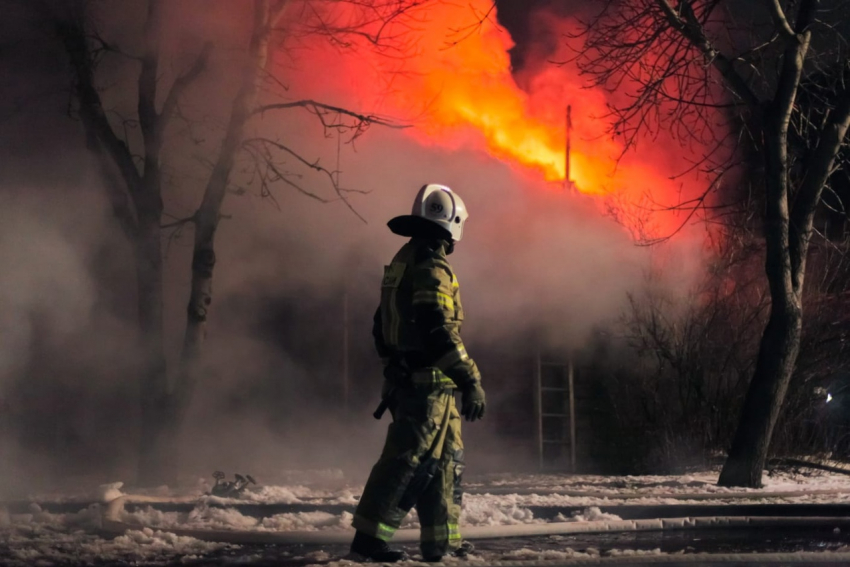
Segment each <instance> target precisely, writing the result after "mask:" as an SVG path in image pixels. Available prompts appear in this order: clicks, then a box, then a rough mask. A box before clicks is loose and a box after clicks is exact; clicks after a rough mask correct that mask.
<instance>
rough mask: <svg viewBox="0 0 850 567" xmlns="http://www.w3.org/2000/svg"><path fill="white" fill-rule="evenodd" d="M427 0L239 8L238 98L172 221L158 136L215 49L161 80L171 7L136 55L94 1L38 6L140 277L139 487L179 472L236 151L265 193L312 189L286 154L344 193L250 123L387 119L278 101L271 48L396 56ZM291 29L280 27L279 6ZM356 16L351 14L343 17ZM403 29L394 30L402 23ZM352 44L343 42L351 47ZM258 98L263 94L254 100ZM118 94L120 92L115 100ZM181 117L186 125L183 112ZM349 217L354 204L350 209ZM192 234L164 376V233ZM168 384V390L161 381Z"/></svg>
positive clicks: (256, 0) (351, 127) (340, 125)
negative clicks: (109, 65) (187, 209)
mask: <svg viewBox="0 0 850 567" xmlns="http://www.w3.org/2000/svg"><path fill="white" fill-rule="evenodd" d="M426 1H427V0H405V1H404V2H398V1H394V0H352V1H350V2H348V1H341V2H333V1H327V0H325V1H322V0H316V1H315V2H312V3H311V0H300V1H298V2H295V1H293V0H253V2H251V3H250V4H249V3H245V4H240V6H244V9H245V10H251V14H252V21H251V26H250V31H249V37H248V39H247V42H246V43H247V45H246V47H245V48H244V52H243V54H242V59H243V61H242V64H241V67H240V71H239V74H238V75H237V78H238V87H237V89H236V94H235V95H234V96H233V99H232V101H231V103H230V105H229V111H228V116H227V118H226V120H225V127H224V132H223V134H222V137H221V143H220V146H219V147H218V149H217V151H216V152H215V154H214V155H213V156H212V157H210V158H207V159H206V160H205V161H206V162H207V163H208V165H209V166H210V172H209V175H208V177H207V178H206V183H205V189H204V192H203V197H202V199H201V202H200V205H199V206H198V208H197V210H196V211H195V212H194V213H193V214H192V215H191V216H189V217H188V218H177V219H175V218H174V217H173V216H171V217H170V216H169V215H167V214H166V211H164V206H163V188H164V186H165V183H164V181H163V177H164V174H163V169H164V168H163V162H164V161H165V160H166V158H165V157H164V155H163V147H164V142H165V136H166V132H167V131H168V129H169V127H170V125H171V124H172V122H173V121H174V120H175V118H176V117H178V115H180V105H181V102H182V101H183V99H184V98H186V96H187V95H186V91H187V90H188V89H190V88H191V87H192V85H193V84H194V83H195V82H196V81H197V79H198V78H199V77H200V76H201V75H202V74H203V73H204V71H205V70H206V69H207V68H208V66H209V63H210V57H211V54H212V53H213V50H214V47H215V46H214V45H213V44H212V43H208V44H206V45H205V46H204V47H203V48H202V49H201V50H200V51H199V52H198V53H197V55H196V56H195V58H194V61H193V62H192V63H191V65H189V67H188V68H187V69H186V70H185V71H184V72H183V73H181V74H178V75H177V77H176V78H175V79H174V80H173V81H171V84H170V85H168V84H165V83H166V82H167V81H165V79H164V78H163V77H164V76H165V75H166V74H167V73H164V72H163V69H162V67H163V65H162V63H163V59H165V58H166V57H167V56H166V53H165V50H164V48H163V37H162V18H163V17H164V13H165V10H166V5H167V3H166V2H164V0H150V1H149V2H148V3H147V12H146V19H145V21H144V22H143V30H142V36H143V42H142V45H143V48H142V53H141V54H140V55H133V54H129V53H126V52H124V51H122V50H121V49H120V48H119V46H118V45H116V42H113V41H110V40H107V39H106V38H104V37H103V35H102V34H101V32H100V30H99V28H98V25H97V22H98V19H97V7H98V6H97V3H96V2H93V1H92V0H68V1H67V2H64V3H61V4H50V3H48V2H44V3H40V4H39V5H38V6H37V7H36V9H37V10H39V14H40V16H43V17H44V18H45V19H46V20H47V21H48V22H49V23H50V24H51V27H52V30H53V32H54V33H55V35H56V37H58V38H59V39H60V40H61V42H62V44H63V46H64V49H65V52H66V53H67V56H68V61H69V63H70V68H71V71H72V77H73V91H72V92H73V101H74V110H75V112H76V114H77V116H78V117H79V120H80V123H81V125H82V127H83V129H84V131H85V135H86V140H87V144H88V148H89V149H90V150H91V152H93V153H94V154H95V155H96V156H97V158H98V162H99V163H100V166H101V170H102V173H103V177H104V179H105V183H104V188H105V190H106V192H107V196H108V198H109V201H110V203H111V205H112V210H113V213H114V215H115V218H116V219H117V221H118V223H119V225H120V227H121V229H122V231H123V233H124V235H125V236H126V238H127V240H128V242H129V244H130V245H131V246H132V249H133V254H134V260H135V272H136V283H137V289H136V301H137V309H136V311H137V313H138V324H139V332H140V337H141V345H142V353H143V359H144V368H143V370H142V371H141V372H140V376H139V380H140V383H139V392H140V408H141V427H142V432H141V436H140V445H139V470H138V481H139V482H140V483H142V484H146V485H157V484H162V483H167V482H169V481H171V480H173V479H174V475H175V473H176V460H177V459H176V457H177V455H176V451H175V439H176V435H177V433H178V431H179V429H180V427H181V424H182V420H183V418H184V416H185V410H186V409H187V407H188V404H189V402H190V400H191V398H192V393H193V391H194V388H195V385H196V383H197V381H198V380H199V376H198V375H197V374H198V372H197V362H198V360H199V357H200V355H201V351H202V346H203V340H204V337H205V333H206V322H207V318H208V315H209V310H210V305H211V303H212V282H213V272H214V268H215V260H216V256H215V235H216V231H217V228H218V225H219V221H220V220H221V218H222V213H221V209H222V204H223V202H224V200H225V197H226V195H227V193H228V190H229V189H230V188H232V185H233V183H234V180H233V176H234V167H235V164H236V162H237V159H238V158H239V156H243V157H244V156H247V160H248V162H249V163H250V164H251V166H250V169H251V170H252V171H253V173H254V175H255V177H256V178H258V179H259V180H260V184H261V186H262V191H263V194H264V195H268V194H269V193H268V192H269V188H270V187H271V186H272V185H274V184H278V183H281V184H284V185H286V186H288V187H291V188H294V189H296V190H298V191H300V192H301V193H304V194H306V195H309V196H311V197H314V198H318V199H319V200H325V199H322V198H321V197H319V196H317V195H315V194H313V193H311V192H310V191H308V190H307V189H305V188H304V186H303V185H302V184H301V183H300V182H299V179H298V177H296V176H293V175H292V174H291V173H289V172H288V171H287V170H286V169H285V167H284V166H283V165H282V164H283V163H285V162H286V161H287V160H289V161H295V162H297V163H299V164H302V165H305V166H307V167H309V168H310V169H311V170H312V171H313V172H314V173H316V174H319V175H321V176H323V179H324V180H325V182H326V183H328V184H329V186H330V187H331V189H332V191H333V192H334V193H335V194H336V196H337V198H338V199H341V200H343V201H344V202H345V204H346V205H348V206H349V208H351V210H352V211H354V209H353V208H352V207H351V205H350V204H349V203H348V201H347V195H348V194H349V193H350V190H347V189H345V188H343V187H341V186H340V185H339V176H338V173H337V172H335V171H333V170H330V169H327V168H326V167H324V166H322V165H320V164H319V163H318V161H316V160H310V159H308V158H306V157H304V156H303V155H302V154H301V153H299V151H298V148H297V146H291V145H288V144H287V143H285V142H284V141H282V140H279V139H272V138H262V137H256V138H249V139H246V134H245V132H246V127H247V126H248V125H249V124H250V123H251V121H261V120H262V119H263V117H264V116H267V115H269V114H273V113H281V112H286V111H290V110H293V109H300V110H302V111H307V112H310V113H312V114H313V115H314V116H315V117H316V118H317V119H318V126H319V128H323V129H324V130H325V132H326V133H327V132H328V131H339V132H343V133H347V134H348V135H349V136H351V137H352V138H353V137H357V136H359V135H360V134H362V133H363V132H364V131H365V130H366V129H367V128H368V127H369V126H370V125H373V124H382V125H387V126H392V125H393V124H391V123H390V122H389V121H387V120H385V119H382V118H381V117H379V116H375V115H369V114H361V113H358V112H355V111H353V110H349V109H345V108H340V107H337V106H333V105H329V104H325V103H322V102H321V101H316V100H295V101H292V100H286V101H284V100H278V99H277V98H275V94H278V93H279V92H280V91H281V90H285V89H281V88H279V87H280V86H281V85H282V83H281V80H280V79H279V78H278V77H275V75H274V70H273V69H272V68H271V67H270V66H269V65H268V64H267V62H268V60H269V52H270V50H271V49H272V48H273V47H274V42H275V41H277V39H276V36H279V35H281V34H311V35H320V36H321V37H322V38H324V39H327V40H328V41H331V42H334V44H336V45H338V46H341V47H342V48H346V47H353V46H354V44H355V42H354V39H357V40H358V41H359V40H363V39H365V40H367V43H368V44H369V45H370V46H371V47H372V48H374V49H377V50H383V51H388V52H391V54H392V55H393V56H396V57H400V56H401V55H402V54H403V53H404V49H405V44H404V43H403V41H402V35H403V33H402V32H400V31H399V29H400V27H401V29H409V28H407V27H406V26H405V25H400V24H403V20H404V18H405V17H406V16H407V14H408V13H409V12H412V11H413V10H414V9H415V8H418V7H420V6H421V5H423V4H424V3H425V2H426ZM341 6H343V7H345V8H347V9H348V10H349V17H347V18H345V19H343V20H338V19H335V18H334V17H333V15H334V13H335V11H334V10H335V8H339V7H341ZM293 9H297V10H299V12H298V13H297V14H295V15H294V16H292V15H290V19H291V21H292V22H294V24H293V25H290V26H288V27H283V26H281V25H280V22H281V19H282V18H283V17H284V16H285V15H287V14H286V12H287V10H293ZM351 14H354V15H355V17H351ZM399 25H400V26H399ZM347 42H349V43H347ZM106 57H116V58H120V60H121V63H122V64H125V65H131V66H134V67H136V68H137V69H138V75H137V79H136V83H135V89H134V90H135V96H136V108H135V110H136V114H135V116H132V117H130V118H117V117H116V115H117V113H112V112H109V104H110V103H109V102H108V101H109V96H110V93H109V90H108V89H104V88H102V87H101V85H100V83H99V82H98V73H99V71H100V63H102V61H103V59H104V58H106ZM260 94H265V95H266V98H268V99H269V100H265V99H264V100H260ZM118 96H120V95H118ZM179 118H180V119H181V120H187V119H185V117H184V116H179ZM128 124H130V125H132V126H138V132H139V133H138V135H131V134H128V128H127V126H128ZM354 212H355V214H356V211H354ZM186 226H191V227H192V228H193V229H194V247H193V254H192V265H191V292H190V298H189V302H188V309H187V322H186V329H185V334H184V341H183V346H182V351H181V355H180V359H179V363H178V364H177V365H176V369H172V371H171V374H173V375H174V377H175V379H174V380H171V381H170V380H169V368H168V367H167V363H166V356H165V349H164V334H163V318H164V314H163V246H162V241H163V231H164V230H171V231H173V230H176V229H183V228H184V227H186ZM170 382H171V383H173V386H170V385H169V384H170Z"/></svg>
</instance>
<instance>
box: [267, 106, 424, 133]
mask: <svg viewBox="0 0 850 567" xmlns="http://www.w3.org/2000/svg"><path fill="white" fill-rule="evenodd" d="M290 108H304V109H306V110H308V111H310V112H311V113H313V114H315V115H316V116H322V115H323V114H327V113H332V114H338V115H343V116H349V117H351V118H354V119H356V120H358V121H359V122H361V123H363V124H364V125H370V124H377V125H379V126H385V127H387V128H395V129H403V128H408V127H409V126H408V125H405V124H396V123H394V122H392V121H390V120H389V119H386V118H382V117H380V116H378V115H375V114H362V113H359V112H354V111H352V110H348V109H346V108H342V107H339V106H333V105H330V104H325V103H323V102H318V101H315V100H312V99H303V100H296V101H292V102H280V103H273V104H265V105H262V106H259V107H257V108H255V109H254V110H253V111H252V114H260V115H263V114H265V113H266V112H270V111H273V110H286V109H290Z"/></svg>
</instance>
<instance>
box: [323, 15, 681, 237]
mask: <svg viewBox="0 0 850 567" xmlns="http://www.w3.org/2000/svg"><path fill="white" fill-rule="evenodd" d="M491 5H492V4H491V0H468V1H465V2H462V3H451V2H431V3H428V4H427V5H426V6H425V7H423V8H420V10H419V11H418V12H415V13H412V14H411V15H410V20H408V21H406V22H404V24H403V25H402V24H399V27H403V29H404V31H405V34H404V37H405V40H404V41H405V43H404V44H403V45H404V46H403V48H402V49H401V50H400V51H399V52H398V53H390V54H388V53H387V51H386V50H385V51H383V52H376V51H375V50H374V49H373V48H372V46H370V44H369V42H368V41H365V40H364V41H363V42H362V43H363V45H362V46H360V48H358V49H355V50H348V49H341V50H340V49H333V48H329V47H327V46H325V47H322V46H320V45H318V42H316V43H317V44H316V45H312V44H311V46H310V47H309V49H310V51H311V53H312V55H311V58H312V57H322V60H321V63H318V64H319V65H321V68H322V69H323V70H322V71H321V72H320V73H317V79H316V80H317V81H320V82H322V83H323V84H322V88H323V92H327V91H328V90H330V91H335V92H337V93H340V94H342V93H344V95H345V96H347V97H351V96H352V95H353V96H354V99H355V100H354V103H355V104H358V105H361V107H366V108H372V109H375V108H376V109H377V111H378V112H380V113H382V114H384V115H390V116H396V117H401V118H402V119H403V120H405V121H408V122H410V123H411V124H413V126H414V127H413V128H410V129H408V132H409V133H410V135H412V136H414V137H415V138H416V139H417V140H418V141H419V142H420V143H422V144H424V145H441V146H447V147H452V148H456V147H467V146H472V147H477V148H480V149H482V150H484V151H486V152H488V153H489V154H491V155H493V156H495V157H498V158H499V159H502V160H506V161H508V162H511V163H513V164H515V165H516V166H517V167H519V168H521V169H525V170H526V171H528V172H530V173H532V174H534V175H537V176H538V177H542V178H543V179H545V180H546V181H549V182H552V183H551V185H552V187H553V188H555V187H558V188H559V187H563V186H564V183H563V180H564V179H565V175H566V167H567V166H566V163H567V159H566V157H567V156H566V139H567V116H566V113H567V107H568V106H570V107H571V141H572V143H571V147H572V150H571V152H570V156H569V162H570V173H569V176H570V180H571V181H572V182H574V185H573V186H574V187H575V188H577V189H578V190H579V191H581V192H582V193H586V194H591V195H606V196H607V195H615V196H621V197H622V198H623V202H629V203H632V204H636V203H638V202H639V201H643V200H644V199H645V198H646V196H647V195H648V196H650V198H651V200H652V201H654V202H656V203H665V202H666V203H671V202H675V201H676V200H677V199H678V198H679V197H680V195H681V191H682V181H680V180H676V179H672V177H673V176H675V174H677V173H679V172H681V171H682V170H684V169H686V165H685V164H676V163H675V161H673V158H672V156H671V152H670V151H669V150H670V149H669V148H665V149H664V150H661V149H659V148H658V147H657V146H655V145H653V144H646V147H641V148H638V151H637V152H630V153H627V154H626V155H625V157H623V145H622V143H621V142H620V141H619V140H617V139H616V138H615V137H613V136H612V134H611V132H610V122H609V121H608V120H607V116H608V114H609V108H608V101H609V97H610V93H607V92H606V91H604V90H602V89H600V88H596V89H588V88H585V86H586V79H584V78H583V77H580V76H579V75H578V73H577V72H576V71H575V69H574V68H572V67H570V66H569V65H560V66H559V65H554V64H543V65H538V66H537V69H536V70H534V71H532V70H530V69H527V70H523V71H521V72H522V73H523V74H524V75H523V81H522V82H523V87H524V88H522V89H521V88H520V87H519V86H518V85H517V81H516V77H515V73H514V72H513V71H512V69H511V65H510V57H509V54H508V50H509V49H510V48H511V47H512V46H513V43H512V40H511V37H510V35H509V33H508V32H507V31H506V30H505V29H504V28H502V27H501V26H500V25H499V24H498V22H497V20H496V15H495V12H494V11H490V12H489V15H488V16H487V17H484V18H483V19H481V16H483V15H485V14H488V10H491ZM479 19H480V20H481V21H480V23H479ZM337 21H339V20H337ZM343 21H344V17H343ZM387 35H391V34H390V33H388V34H387ZM558 40H559V41H561V42H564V41H566V40H565V39H562V38H558ZM573 47H576V46H573ZM322 50H324V52H323V53H324V55H319V54H320V53H322ZM394 55H403V56H400V57H395V56H394ZM318 75H320V77H319V76H318ZM375 101H380V102H379V105H378V106H377V107H376V106H375ZM686 194H687V190H686ZM665 224H666V223H665Z"/></svg>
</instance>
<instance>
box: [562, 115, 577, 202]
mask: <svg viewBox="0 0 850 567" xmlns="http://www.w3.org/2000/svg"><path fill="white" fill-rule="evenodd" d="M572 131H573V120H572V106H570V105H569V104H568V105H567V143H566V152H565V153H564V191H567V192H572V191H575V188H576V186H575V184H574V183H573V180H572V179H571V178H570V177H571V176H570V152H571V150H572V148H571V147H570V145H571V141H572V140H571V138H572Z"/></svg>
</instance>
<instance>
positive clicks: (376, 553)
mask: <svg viewBox="0 0 850 567" xmlns="http://www.w3.org/2000/svg"><path fill="white" fill-rule="evenodd" d="M351 553H356V554H357V555H360V556H362V557H364V558H366V559H371V560H372V561H375V562H377V563H395V562H396V561H403V560H405V559H407V553H405V552H404V551H402V550H400V549H392V548H390V546H389V545H387V542H385V541H384V540H382V539H378V538H376V537H372V536H370V535H368V534H365V533H363V532H361V531H358V532H356V533H355V534H354V541H352V542H351Z"/></svg>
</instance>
